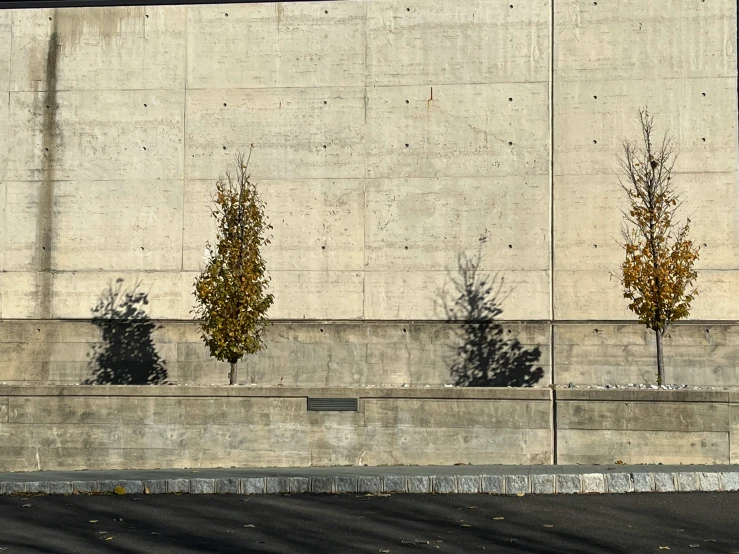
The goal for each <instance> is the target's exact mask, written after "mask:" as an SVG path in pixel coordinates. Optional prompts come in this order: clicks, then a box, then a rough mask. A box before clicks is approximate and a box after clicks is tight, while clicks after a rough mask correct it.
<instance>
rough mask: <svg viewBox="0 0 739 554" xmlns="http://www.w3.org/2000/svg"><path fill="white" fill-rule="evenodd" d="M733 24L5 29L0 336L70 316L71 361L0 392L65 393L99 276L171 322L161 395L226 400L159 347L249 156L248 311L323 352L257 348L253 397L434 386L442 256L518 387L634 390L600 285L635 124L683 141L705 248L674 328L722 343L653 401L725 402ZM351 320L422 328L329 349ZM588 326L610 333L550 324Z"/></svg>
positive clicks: (733, 231)
mask: <svg viewBox="0 0 739 554" xmlns="http://www.w3.org/2000/svg"><path fill="white" fill-rule="evenodd" d="M510 6H512V7H510ZM552 8H554V9H553V11H552ZM736 15H737V14H736V4H735V3H734V2H731V1H729V0H712V1H710V2H702V3H700V2H694V3H689V4H684V5H683V4H680V5H676V4H675V3H674V2H669V1H668V0H656V1H654V2H648V3H639V2H636V0H629V2H627V3H626V4H623V3H619V4H618V5H614V4H612V3H607V2H599V3H592V2H591V3H583V2H580V1H577V0H561V1H558V2H555V3H554V5H552V3H551V2H549V1H545V2H536V1H533V0H523V1H521V2H515V3H512V4H501V5H497V4H491V3H490V2H487V1H484V0H463V1H457V0H441V1H437V0H420V1H419V2H414V3H413V5H406V4H405V3H401V2H398V1H397V0H360V1H338V2H309V3H305V2H301V3H289V2H287V3H286V2H280V3H262V4H242V5H239V4H229V5H191V6H141V7H106V8H88V9H76V8H74V9H57V10H47V9H38V10H3V11H2V12H0V75H2V76H5V75H7V79H6V78H4V77H2V78H0V229H3V231H2V232H0V269H2V271H3V273H2V274H0V318H2V322H0V336H2V335H4V334H5V329H7V328H8V326H11V327H12V326H14V325H16V323H15V322H9V321H8V320H16V319H18V320H34V321H35V320H65V321H63V322H61V321H60V322H59V323H58V324H59V325H63V326H67V327H66V330H65V331H63V334H65V336H66V337H67V338H64V339H63V340H56V341H52V344H49V345H47V346H40V345H36V344H31V343H28V344H21V343H22V341H17V344H14V345H12V346H11V345H10V344H9V343H11V342H14V341H8V344H5V343H3V346H2V348H3V353H4V357H3V358H2V360H0V382H3V381H5V382H22V381H37V382H38V381H41V382H46V381H51V382H59V383H72V382H80V381H82V380H84V379H85V378H86V377H87V371H88V368H87V366H86V362H87V360H85V359H84V357H83V356H85V351H86V346H85V344H87V345H90V344H93V343H95V342H96V340H97V339H96V338H95V337H94V335H92V336H91V335H90V334H89V333H88V332H87V331H85V330H84V329H83V327H84V325H78V324H77V323H73V322H66V320H67V319H70V318H71V319H82V320H85V319H89V318H90V317H91V309H92V308H93V307H94V306H95V305H96V304H97V302H98V300H99V298H100V294H101V291H103V290H104V289H105V287H107V286H108V284H109V283H111V282H115V281H116V279H119V278H120V279H123V280H124V284H125V286H130V285H131V284H132V283H134V282H135V281H136V280H140V281H141V283H142V288H143V289H144V290H145V291H146V292H147V295H148V302H149V303H148V304H147V313H148V315H149V316H150V317H152V318H154V319H158V320H162V321H163V322H166V323H167V325H165V330H163V331H162V332H161V333H158V334H157V335H156V337H155V339H154V344H155V346H156V349H157V352H158V356H160V357H161V358H162V359H166V360H167V363H168V371H169V376H170V380H175V381H178V382H185V381H187V382H221V380H222V379H223V377H222V375H223V374H224V373H225V371H222V370H221V369H220V366H218V368H219V369H217V370H216V366H217V364H216V363H215V362H213V361H212V360H209V359H208V356H207V353H206V352H205V351H204V349H203V348H202V346H200V345H198V343H199V341H198V340H197V339H196V338H191V337H194V334H193V333H190V332H189V331H188V333H190V334H189V335H188V338H187V339H185V340H179V339H173V338H161V336H162V335H166V334H167V333H169V332H170V331H172V329H174V328H175V327H180V324H179V323H177V322H178V321H179V320H186V319H189V318H190V317H191V309H192V304H193V297H192V283H193V279H194V277H195V276H196V274H197V272H198V270H199V269H201V268H202V264H203V259H204V246H205V241H206V240H208V239H209V238H212V236H213V226H212V221H210V219H209V217H208V201H209V193H210V191H211V190H212V186H213V182H214V180H215V179H216V177H217V176H218V174H219V173H220V172H222V171H223V170H224V169H226V167H227V165H228V164H229V163H231V162H232V161H233V155H234V154H235V152H236V151H237V150H239V149H241V150H245V149H247V148H248V146H249V145H250V144H254V146H255V149H254V154H253V157H252V161H251V170H252V174H253V176H254V177H255V179H256V180H257V181H259V182H260V190H261V191H262V194H263V197H264V199H265V201H266V203H267V210H268V213H269V216H270V217H271V221H272V223H273V224H274V233H273V234H274V237H273V241H272V244H271V245H270V246H269V248H267V249H266V250H265V257H266V259H267V265H268V268H269V271H270V274H271V276H272V289H273V292H274V294H275V303H274V305H273V307H272V309H271V311H270V314H269V315H270V316H271V317H272V318H273V319H277V320H290V321H297V320H309V321H310V320H313V321H315V320H319V321H323V322H325V329H326V334H325V337H326V339H330V340H328V341H327V340H326V339H322V340H316V341H314V340H313V339H306V338H305V337H307V336H308V335H310V334H311V333H313V329H312V327H310V326H309V327H306V328H305V331H304V332H297V331H296V336H297V339H283V338H281V337H280V336H279V333H275V334H272V335H270V336H269V339H268V343H269V347H270V349H269V350H268V351H267V352H266V353H263V354H260V356H258V357H256V358H254V360H252V361H250V362H247V364H246V368H248V369H249V371H250V372H251V373H248V374H247V375H248V379H249V380H252V379H253V380H254V381H255V382H259V383H264V382H275V381H277V380H278V379H280V378H282V379H283V380H284V383H286V384H301V385H311V384H360V383H367V384H379V383H385V384H401V383H404V382H411V383H413V384H416V383H426V382H428V383H431V384H439V383H443V382H446V380H447V377H448V369H449V365H450V364H449V362H448V360H445V359H444V356H445V354H444V353H442V351H443V350H445V349H446V342H447V339H446V338H444V337H442V340H441V341H437V340H436V338H435V335H436V333H437V330H436V329H437V327H436V326H435V324H434V323H430V324H429V325H428V327H426V328H422V325H423V324H422V323H421V321H431V322H437V321H443V320H446V319H447V315H448V314H447V313H446V312H445V310H444V302H445V301H446V302H447V303H449V302H453V301H454V299H455V294H458V293H455V289H454V286H453V285H454V284H453V281H454V280H455V279H459V278H460V270H461V269H462V268H461V267H460V263H459V262H460V258H459V255H460V254H464V253H467V254H469V253H471V252H476V251H477V249H478V248H479V251H480V254H481V260H480V261H479V264H478V274H477V275H478V277H480V278H481V279H485V280H486V282H487V283H488V284H493V285H494V287H493V288H494V289H496V290H497V288H498V287H500V291H499V294H498V296H497V298H496V301H497V303H498V308H499V309H500V310H502V312H501V313H500V314H499V317H500V318H501V319H504V320H517V321H521V322H524V323H526V325H524V327H534V328H536V329H537V332H536V333H537V337H536V339H535V340H534V341H533V342H527V341H525V340H523V339H522V342H523V343H525V345H526V346H527V347H528V346H531V347H532V348H534V347H536V346H538V347H539V348H540V354H541V355H540V358H539V361H538V362H537V367H538V366H541V367H542V368H543V370H544V376H542V377H541V378H539V379H538V381H537V384H547V383H549V382H551V380H552V378H553V380H554V381H555V382H557V383H568V382H575V383H606V382H610V383H614V382H618V383H628V382H651V381H652V379H653V378H652V374H653V369H652V366H653V355H654V354H653V345H652V341H651V337H650V336H649V335H648V334H646V333H644V332H643V331H642V330H641V329H640V328H639V327H638V326H636V325H632V324H621V323H618V324H615V323H613V322H615V321H617V320H619V321H620V320H625V321H633V317H632V315H631V314H630V313H629V312H628V311H627V309H626V303H625V301H624V299H623V298H622V297H621V292H620V287H619V286H618V283H617V281H616V280H615V279H611V278H610V277H609V270H615V269H617V267H618V264H619V262H620V260H621V258H622V254H621V252H620V250H619V248H618V247H617V245H616V244H615V241H614V239H615V238H617V236H618V228H619V221H620V212H619V208H620V207H622V200H623V198H622V195H621V194H620V192H619V190H618V188H617V182H616V179H615V177H614V175H613V171H614V170H615V168H616V160H615V155H616V153H617V152H618V150H619V147H620V143H621V140H622V138H624V137H626V136H629V137H635V136H637V135H638V129H637V128H636V126H635V111H636V109H637V108H638V107H639V106H643V105H645V104H648V105H649V107H650V108H651V109H652V110H653V111H654V112H655V113H656V114H657V116H658V120H657V122H658V125H659V130H660V131H661V130H667V129H669V130H670V131H671V132H672V133H673V134H674V135H675V136H676V138H677V142H678V145H679V147H680V151H681V156H680V159H679V161H678V165H677V166H676V182H677V183H678V185H679V186H680V187H681V190H683V191H684V192H685V200H686V210H685V211H684V214H683V215H685V214H690V215H691V217H692V220H693V230H694V235H695V239H696V242H697V243H698V244H700V245H702V252H701V259H700V264H699V269H700V274H699V281H698V283H699V286H700V288H701V291H702V292H701V295H700V296H699V297H698V299H697V300H696V302H695V308H694V310H693V312H692V317H693V318H695V319H697V320H711V321H714V322H716V321H721V320H726V321H727V323H726V325H725V326H718V325H715V324H712V325H710V326H706V327H705V328H707V329H710V338H709V336H708V335H709V333H705V334H702V333H703V331H700V330H699V329H700V327H695V328H693V327H690V328H688V327H681V328H677V327H676V328H675V330H674V331H673V332H672V333H671V338H670V339H668V340H667V341H666V342H667V344H666V350H665V353H666V362H667V375H668V381H672V382H682V383H686V384H694V385H717V386H721V385H730V386H737V385H739V375H738V374H737V365H736V363H735V362H734V360H735V358H736V354H737V350H736V349H737V348H738V346H737V345H738V344H739V342H737V341H736V340H735V334H736V333H735V329H734V327H733V326H732V325H733V324H731V323H730V321H732V320H734V319H736V313H738V312H739V300H737V298H739V296H738V295H737V294H736V290H737V286H738V285H739V282H737V279H738V277H737V275H739V273H737V270H738V269H739V223H738V222H737V214H738V213H739V194H738V193H737V184H736V183H737V179H736V173H737V171H736V168H737V144H736V136H737V96H736V94H737V92H736V91H737V86H736V77H737V55H736ZM552 18H553V19H552ZM552 39H553V41H554V43H555V44H556V45H557V48H556V49H555V51H554V52H553V51H552V50H551V44H552ZM550 65H551V69H552V72H551V73H550ZM550 87H551V88H552V89H553V90H552V92H553V103H551V102H550ZM552 132H553V135H552ZM550 149H551V154H550ZM552 164H553V172H552V171H550V167H552ZM552 248H553V251H552ZM552 254H553V260H554V261H553V267H552V264H551V263H550V262H551V258H552ZM489 296H490V298H488V299H489V300H493V296H494V295H489ZM552 319H553V320H554V323H555V328H554V346H553V348H554V351H553V358H554V367H555V370H554V375H553V377H552V375H551V371H550V367H549V357H550V355H549V354H550V347H551V345H550V344H549V341H548V339H547V336H548V331H547V330H546V328H545V327H543V326H542V322H544V321H551V320H552ZM346 320H357V321H361V320H373V321H375V320H381V321H385V322H397V323H398V325H399V326H405V325H406V323H405V321H416V322H418V323H414V324H413V329H416V330H420V331H413V332H411V331H410V329H409V332H408V335H409V339H410V340H407V339H405V338H403V339H398V340H396V339H395V338H392V339H388V340H383V341H375V339H374V338H372V337H373V336H374V332H375V331H374V328H373V327H372V326H371V325H366V327H365V328H362V326H361V324H360V325H359V327H355V326H350V328H351V332H350V333H349V336H346V335H345V334H344V332H343V331H340V332H339V333H338V334H335V333H334V331H335V330H337V329H344V325H345V323H344V322H345V321H346ZM588 320H599V321H606V322H609V321H610V322H612V323H611V324H608V325H606V324H604V323H598V324H597V328H598V329H599V334H598V335H597V337H596V336H595V334H592V333H593V331H592V329H591V327H593V329H594V328H596V326H595V325H591V324H589V323H588V324H585V323H583V325H582V327H578V326H571V325H569V324H565V323H563V324H561V325H560V324H558V322H565V321H566V322H585V321H588ZM332 322H333V324H332V325H329V323H332ZM31 325H36V323H35V322H34V323H31ZM290 325H292V324H290ZM296 325H297V324H296ZM392 325H394V323H388V328H390V327H392ZM182 327H183V328H184V327H186V326H182ZM288 327H289V326H288ZM39 328H40V326H39ZM286 328H287V327H286ZM358 329H361V331H358ZM71 330H74V331H75V332H79V335H76V336H75V335H74V333H72V331H71ZM9 332H11V333H12V332H14V331H13V330H12V328H11V329H10V330H9ZM178 332H179V331H178ZM39 333H41V334H42V335H43V334H44V331H39ZM717 335H718V336H717ZM514 336H515V335H514ZM31 342H35V341H31ZM291 342H292V344H291ZM440 343H441V344H440ZM250 364H251V365H250ZM246 368H245V369H246ZM243 373H245V372H243V371H242V374H243ZM209 375H213V376H214V377H212V378H211V377H209ZM216 375H217V377H216Z"/></svg>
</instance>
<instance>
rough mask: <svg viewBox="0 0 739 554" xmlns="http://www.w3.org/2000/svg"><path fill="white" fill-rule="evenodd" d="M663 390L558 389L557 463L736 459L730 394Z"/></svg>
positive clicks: (733, 407)
mask: <svg viewBox="0 0 739 554" xmlns="http://www.w3.org/2000/svg"><path fill="white" fill-rule="evenodd" d="M659 392H663V391H598V390H595V391H590V390H583V391H568V390H562V391H557V393H556V395H557V422H556V426H557V435H556V436H557V461H558V463H561V464H575V463H583V464H599V463H615V462H617V461H618V462H620V463H626V464H649V463H663V464H693V463H706V464H722V463H729V462H730V461H731V460H733V459H735V455H736V454H735V453H734V452H733V450H734V447H733V446H731V445H732V443H733V442H734V441H735V429H734V427H733V424H732V422H733V420H734V417H735V415H733V410H734V409H735V406H734V405H730V404H729V393H728V392H719V391H664V392H666V393H667V394H664V395H663V394H658V393H659ZM683 392H684V393H685V394H682V393H683ZM639 393H641V394H639Z"/></svg>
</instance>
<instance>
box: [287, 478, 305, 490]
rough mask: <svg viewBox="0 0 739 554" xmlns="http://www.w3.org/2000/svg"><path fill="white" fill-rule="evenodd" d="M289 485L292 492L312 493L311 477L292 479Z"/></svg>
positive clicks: (289, 480)
mask: <svg viewBox="0 0 739 554" xmlns="http://www.w3.org/2000/svg"><path fill="white" fill-rule="evenodd" d="M288 485H289V488H290V492H310V477H290V478H289V479H288Z"/></svg>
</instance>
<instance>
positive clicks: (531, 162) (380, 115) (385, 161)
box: [366, 83, 549, 178]
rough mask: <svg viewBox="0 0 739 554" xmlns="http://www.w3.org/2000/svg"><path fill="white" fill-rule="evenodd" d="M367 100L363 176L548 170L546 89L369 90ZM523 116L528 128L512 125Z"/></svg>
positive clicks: (532, 86)
mask: <svg viewBox="0 0 739 554" xmlns="http://www.w3.org/2000/svg"><path fill="white" fill-rule="evenodd" d="M432 89H433V90H432ZM367 96H368V100H367V102H368V104H367V113H366V117H367V126H366V133H367V145H366V147H367V176H369V177H375V178H377V177H390V178H398V177H484V176H489V177H502V176H511V175H517V176H520V175H524V174H525V175H528V174H533V175H536V174H545V173H546V172H547V170H548V167H549V161H548V160H549V147H548V140H549V124H548V115H549V112H548V103H547V102H548V101H547V98H548V96H549V91H548V87H547V85H546V84H544V83H520V84H513V83H505V84H498V83H496V84H485V85H480V84H469V85H438V86H434V87H432V86H393V87H372V88H368V89H367ZM509 98H511V99H512V100H509ZM524 114H525V115H524ZM522 118H526V119H527V120H528V121H530V122H531V124H530V125H518V122H519V121H520V120H521V119H522ZM406 144H407V145H408V146H406Z"/></svg>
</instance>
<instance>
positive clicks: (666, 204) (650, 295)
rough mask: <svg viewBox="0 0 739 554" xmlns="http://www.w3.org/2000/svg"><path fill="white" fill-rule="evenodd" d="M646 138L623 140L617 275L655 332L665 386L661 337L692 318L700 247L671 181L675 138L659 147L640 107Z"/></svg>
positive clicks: (636, 310) (641, 317)
mask: <svg viewBox="0 0 739 554" xmlns="http://www.w3.org/2000/svg"><path fill="white" fill-rule="evenodd" d="M639 122H640V124H641V131H642V139H641V141H636V142H634V141H628V140H627V141H624V143H623V151H624V153H623V157H619V162H620V165H621V174H622V175H621V178H619V185H620V186H621V188H622V189H623V190H624V191H625V192H626V194H627V196H628V200H629V208H628V212H623V215H624V226H623V228H622V231H621V235H622V237H623V243H622V244H621V246H623V248H624V250H625V251H626V259H625V260H624V262H623V263H622V264H621V274H620V275H619V276H618V277H619V279H620V281H621V284H622V285H623V288H624V293H623V294H624V298H627V299H628V300H630V301H631V302H630V303H629V309H630V310H631V311H633V312H634V313H635V314H636V315H637V316H638V317H639V321H640V322H641V323H643V324H644V325H646V326H647V327H648V328H649V329H651V330H652V331H654V332H655V335H656V340H657V383H658V384H660V385H662V384H664V379H665V367H664V359H663V355H662V337H663V336H664V334H665V332H666V331H667V328H668V326H669V325H670V324H671V323H672V322H673V321H676V320H678V319H683V318H686V317H688V315H689V313H690V303H691V302H692V301H693V299H694V298H695V297H696V295H697V294H698V291H697V289H695V288H694V287H693V282H694V281H695V280H696V278H697V273H696V271H695V269H693V265H694V263H695V261H696V260H697V259H698V251H699V248H698V247H697V246H694V245H693V242H692V241H691V240H690V238H689V236H688V235H689V232H690V219H688V220H687V221H686V223H685V224H682V225H681V224H680V223H679V222H678V221H677V217H676V212H677V209H678V208H679V207H680V205H681V201H680V196H679V194H678V193H677V191H676V190H675V188H674V186H673V182H672V169H673V167H674V165H675V159H676V154H675V148H674V143H675V141H674V138H673V137H669V136H667V135H665V136H664V138H663V139H662V142H661V143H659V144H657V145H655V144H654V143H653V142H652V140H653V134H654V116H652V115H650V114H649V112H648V111H647V109H646V108H644V109H641V110H639Z"/></svg>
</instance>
